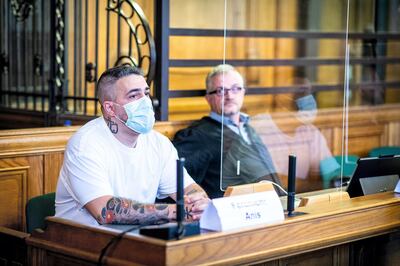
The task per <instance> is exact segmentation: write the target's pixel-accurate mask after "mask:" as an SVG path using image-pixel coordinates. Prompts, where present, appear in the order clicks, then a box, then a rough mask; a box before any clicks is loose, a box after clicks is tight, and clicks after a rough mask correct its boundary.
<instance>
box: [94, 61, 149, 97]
mask: <svg viewBox="0 0 400 266" xmlns="http://www.w3.org/2000/svg"><path fill="white" fill-rule="evenodd" d="M129 75H139V76H143V71H142V70H141V69H140V68H138V67H135V66H132V65H120V66H116V67H112V68H109V69H107V70H106V71H104V72H103V74H101V76H100V78H99V80H98V81H97V97H98V99H99V101H100V103H103V102H104V101H105V100H111V101H113V100H115V91H114V90H111V89H110V88H111V87H112V86H113V85H114V84H115V83H116V82H117V80H119V79H120V78H123V77H126V76H129Z"/></svg>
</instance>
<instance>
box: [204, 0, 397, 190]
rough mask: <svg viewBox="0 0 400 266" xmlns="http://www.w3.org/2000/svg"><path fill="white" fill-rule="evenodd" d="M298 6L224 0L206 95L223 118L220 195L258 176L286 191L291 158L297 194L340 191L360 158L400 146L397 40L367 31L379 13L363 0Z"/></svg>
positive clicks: (289, 2)
mask: <svg viewBox="0 0 400 266" xmlns="http://www.w3.org/2000/svg"><path fill="white" fill-rule="evenodd" d="M245 2H247V1H245ZM295 2H296V3H297V4H296V3H294V1H280V2H279V3H278V2H275V1H264V2H261V1H259V2H257V3H255V2H251V3H249V2H247V4H246V5H244V6H243V7H242V8H243V9H241V10H242V11H243V12H244V13H246V14H250V15H249V16H240V15H238V12H231V11H232V10H233V9H235V7H236V8H239V7H238V5H240V4H239V3H238V2H235V1H224V3H225V5H226V7H225V9H224V11H225V12H224V13H223V12H221V16H222V15H223V16H224V19H225V22H224V24H225V25H226V28H225V30H226V33H227V37H226V38H225V40H224V41H225V43H224V54H223V58H222V60H221V64H222V65H223V66H218V67H217V68H214V69H213V70H212V71H214V73H216V74H215V75H214V76H213V79H212V80H211V81H210V82H209V85H210V86H209V88H208V93H209V94H208V95H207V96H206V98H208V99H209V102H210V101H211V102H212V103H213V104H214V105H215V107H214V108H213V110H214V113H213V114H212V115H211V117H212V118H213V119H214V120H219V121H220V122H221V126H220V128H219V129H218V130H219V131H220V132H221V151H220V155H221V168H220V190H221V191H224V190H225V189H226V188H227V187H228V186H232V185H239V184H246V183H254V182H259V181H261V180H270V181H272V182H274V183H277V184H278V185H280V186H282V187H283V188H285V189H286V188H287V175H288V156H289V154H294V155H296V157H297V167H296V190H297V192H298V193H300V192H308V191H313V190H321V189H328V188H336V189H338V190H345V189H346V185H347V183H348V181H349V179H350V178H351V176H352V174H353V172H354V169H355V167H356V165H357V160H358V158H360V157H367V156H370V152H371V151H372V150H373V149H374V148H378V147H381V148H382V147H383V148H385V147H388V146H390V147H393V149H395V147H394V146H398V145H399V143H400V135H399V134H400V133H399V130H398V129H399V127H398V126H399V120H398V118H399V117H398V115H394V114H395V113H399V112H398V111H399V107H400V105H399V100H400V98H399V96H400V91H399V90H398V86H399V76H400V75H399V74H400V71H399V66H398V64H399V61H398V58H399V55H400V49H399V48H400V47H399V41H398V39H394V40H392V39H389V38H390V34H386V35H387V36H385V33H388V32H389V31H390V29H386V30H383V31H382V32H380V31H379V29H378V28H373V26H371V25H374V23H377V20H379V19H381V20H382V18H376V17H371V16H370V13H369V11H370V10H369V8H371V6H368V5H366V6H364V7H363V8H361V7H360V6H359V4H360V1H351V0H349V1H345V2H337V1H329V0H326V1H295ZM363 3H364V4H365V2H363ZM368 4H370V5H372V6H374V5H375V6H377V7H379V3H375V1H368ZM253 5H256V7H255V6H253ZM381 8H382V7H381ZM397 8H398V4H397ZM249 10H251V11H249ZM397 10H398V9H397ZM386 11H387V12H389V10H386ZM376 12H377V11H376ZM359 13H362V14H364V17H359V16H358V14H359ZM261 14H268V16H262V15H261ZM375 15H376V16H377V15H379V16H382V14H378V13H376V14H375ZM387 15H388V14H387ZM392 15H393V14H392ZM392 19H394V18H392ZM396 21H397V25H396V26H395V27H396V28H395V29H396V30H397V32H398V29H399V27H398V25H399V22H398V20H396ZM371 27H372V28H371ZM375 27H379V25H378V26H375ZM393 27H394V26H393ZM234 30H237V32H240V33H242V32H243V31H244V32H246V34H243V35H246V37H245V38H243V39H240V40H238V39H237V38H234V37H232V36H231V35H229V34H230V33H231V32H232V31H234ZM240 33H237V34H240ZM328 33H329V34H328ZM269 36H273V38H270V37H269ZM396 47H397V49H396ZM228 51H229V52H228ZM396 58H397V59H396ZM218 68H219V69H218ZM224 68H225V69H224ZM394 110H397V112H396V111H394ZM218 115H219V116H218ZM396 129H397V130H396ZM391 152H394V153H396V151H395V150H394V151H392V150H391ZM397 153H398V151H397ZM277 191H279V193H280V194H281V195H283V194H284V193H283V192H282V191H281V190H280V189H277Z"/></svg>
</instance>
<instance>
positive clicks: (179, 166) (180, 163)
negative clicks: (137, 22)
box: [176, 158, 185, 239]
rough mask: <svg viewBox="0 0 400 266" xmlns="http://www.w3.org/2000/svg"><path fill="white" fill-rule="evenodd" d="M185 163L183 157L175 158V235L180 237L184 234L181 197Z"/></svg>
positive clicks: (183, 206)
mask: <svg viewBox="0 0 400 266" xmlns="http://www.w3.org/2000/svg"><path fill="white" fill-rule="evenodd" d="M184 164H185V158H179V159H178V160H176V183H177V184H176V222H177V225H178V227H177V232H176V237H177V238H178V239H180V238H182V236H183V235H184V226H183V221H184V219H185V217H184V216H185V202H184V198H183V194H184V192H183V190H184V187H183V167H184Z"/></svg>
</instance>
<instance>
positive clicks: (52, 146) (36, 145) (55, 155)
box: [0, 105, 400, 231]
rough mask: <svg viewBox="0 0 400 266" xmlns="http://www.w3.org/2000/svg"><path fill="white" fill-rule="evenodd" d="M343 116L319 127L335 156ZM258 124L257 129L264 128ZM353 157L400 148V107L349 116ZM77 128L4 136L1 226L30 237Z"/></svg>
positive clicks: (330, 114)
mask: <svg viewBox="0 0 400 266" xmlns="http://www.w3.org/2000/svg"><path fill="white" fill-rule="evenodd" d="M272 117H273V119H274V121H275V123H276V124H277V125H278V126H279V127H280V128H281V130H282V131H283V132H286V133H291V132H293V131H294V127H295V122H294V120H293V116H292V115H291V114H286V113H281V114H274V115H272ZM342 121H343V119H342V110H341V109H331V110H323V111H320V112H319V114H318V117H317V119H316V121H315V123H314V125H315V126H316V127H318V128H319V129H320V130H321V132H322V134H323V135H324V136H325V138H326V140H327V143H328V147H329V148H330V150H331V151H332V153H333V154H340V153H341V147H342ZM261 122H262V121H259V120H257V119H255V120H254V121H253V122H252V123H253V125H255V127H257V126H258V123H261ZM189 123H190V122H189V121H186V122H182V121H180V122H157V123H156V126H155V129H156V130H157V131H159V132H161V133H162V134H164V135H166V136H168V137H169V138H172V137H173V136H174V134H175V132H176V131H177V130H179V129H181V128H184V127H186V126H188V125H189ZM349 125H350V126H349V154H350V153H351V154H357V155H359V156H365V155H367V153H368V151H369V150H370V149H371V148H374V147H378V146H386V145H400V105H383V106H376V107H357V108H353V109H351V110H350V116H349ZM78 128H79V127H78V126H72V127H52V128H38V129H22V130H2V131H0V226H5V227H8V228H12V229H15V230H20V231H25V205H26V202H27V201H28V200H29V199H30V198H32V197H34V196H37V195H42V194H45V193H49V192H53V191H55V189H56V184H57V179H58V174H59V171H60V168H61V165H62V162H63V154H64V149H65V145H66V143H67V141H68V139H69V138H70V137H71V135H72V134H73V133H75V132H76V130H77V129H78Z"/></svg>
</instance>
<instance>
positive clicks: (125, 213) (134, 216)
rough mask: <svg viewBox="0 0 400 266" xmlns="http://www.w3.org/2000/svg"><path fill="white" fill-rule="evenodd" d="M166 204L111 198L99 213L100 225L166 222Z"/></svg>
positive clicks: (167, 212)
mask: <svg viewBox="0 0 400 266" xmlns="http://www.w3.org/2000/svg"><path fill="white" fill-rule="evenodd" d="M168 214H169V209H168V204H142V203H139V202H136V201H133V200H130V199H126V198H121V197H113V198H111V199H110V200H109V201H108V202H107V204H106V206H105V207H104V208H103V209H102V211H101V217H99V223H100V224H157V223H162V222H166V221H168Z"/></svg>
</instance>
